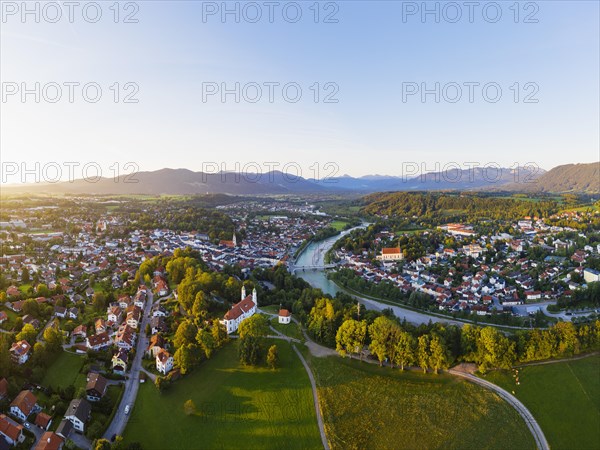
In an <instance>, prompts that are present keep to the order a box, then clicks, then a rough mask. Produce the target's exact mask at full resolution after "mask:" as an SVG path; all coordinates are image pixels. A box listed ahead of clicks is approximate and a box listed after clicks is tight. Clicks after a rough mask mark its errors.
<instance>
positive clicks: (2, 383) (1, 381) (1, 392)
mask: <svg viewBox="0 0 600 450" xmlns="http://www.w3.org/2000/svg"><path fill="white" fill-rule="evenodd" d="M7 395H8V380H7V379H6V378H0V400H2V399H3V398H4V397H6V396H7Z"/></svg>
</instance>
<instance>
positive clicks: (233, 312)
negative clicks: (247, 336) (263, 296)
mask: <svg viewBox="0 0 600 450" xmlns="http://www.w3.org/2000/svg"><path fill="white" fill-rule="evenodd" d="M255 306H256V303H254V300H252V295H248V296H247V297H246V298H245V299H244V300H242V301H241V302H239V303H236V304H235V305H233V307H232V308H231V309H230V310H229V311H227V312H226V313H225V320H235V319H237V318H238V317H240V316H241V315H242V314H245V313H247V312H248V311H250V310H251V309H252V308H254V307H255Z"/></svg>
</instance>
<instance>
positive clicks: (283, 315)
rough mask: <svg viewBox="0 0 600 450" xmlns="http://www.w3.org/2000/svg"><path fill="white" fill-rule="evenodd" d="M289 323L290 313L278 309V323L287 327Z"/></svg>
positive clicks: (290, 319)
mask: <svg viewBox="0 0 600 450" xmlns="http://www.w3.org/2000/svg"><path fill="white" fill-rule="evenodd" d="M291 321H292V313H291V312H289V311H288V310H287V309H280V310H279V323H282V324H284V325H287V324H288V323H290V322H291Z"/></svg>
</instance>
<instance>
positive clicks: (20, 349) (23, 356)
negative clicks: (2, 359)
mask: <svg viewBox="0 0 600 450" xmlns="http://www.w3.org/2000/svg"><path fill="white" fill-rule="evenodd" d="M30 350H31V345H29V343H28V342H27V341H18V342H15V343H14V344H13V345H12V346H11V347H10V356H11V357H12V360H13V362H15V363H17V364H25V363H26V362H27V360H28V359H29V351H30Z"/></svg>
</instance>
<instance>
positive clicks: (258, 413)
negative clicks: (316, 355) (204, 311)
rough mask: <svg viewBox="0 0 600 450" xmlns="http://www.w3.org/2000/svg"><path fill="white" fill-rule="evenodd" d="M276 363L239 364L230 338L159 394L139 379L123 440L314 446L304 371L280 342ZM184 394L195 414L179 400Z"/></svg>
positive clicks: (149, 444)
mask: <svg viewBox="0 0 600 450" xmlns="http://www.w3.org/2000/svg"><path fill="white" fill-rule="evenodd" d="M274 342H276V343H277V345H278V347H279V355H280V360H281V363H280V368H278V369H276V370H275V371H273V370H271V369H268V368H266V367H258V368H253V367H244V366H241V365H240V364H239V362H238V356H237V341H236V342H232V343H230V344H228V345H227V346H226V347H224V348H223V349H221V350H219V351H218V352H217V353H216V354H215V356H214V357H213V358H212V359H210V360H209V361H206V362H204V363H202V364H201V365H200V366H199V367H198V368H196V369H195V371H194V372H193V373H191V374H189V375H187V376H185V377H184V378H182V379H180V380H178V381H177V382H175V383H174V384H173V385H172V386H171V387H170V388H169V390H168V391H166V392H163V393H162V394H161V393H159V392H158V390H157V389H156V388H155V387H154V386H153V385H152V384H150V383H146V384H143V385H141V386H140V390H139V394H138V398H137V400H136V403H135V406H134V408H133V411H132V413H131V419H130V421H129V424H128V426H127V429H126V430H125V441H126V442H140V443H141V444H142V447H143V448H144V449H146V450H153V449H160V450H162V449H167V448H168V449H228V448H245V449H317V448H321V440H320V437H319V430H318V427H317V421H316V417H315V410H314V405H313V401H312V391H311V388H310V383H309V380H308V376H307V374H306V372H305V370H304V368H303V366H302V364H301V363H300V360H299V359H298V357H297V355H296V354H295V353H294V352H293V350H292V348H291V347H290V345H289V344H288V343H286V342H285V341H282V340H276V341H274ZM188 399H191V400H192V401H193V402H194V404H195V405H196V408H197V412H196V413H195V414H191V415H186V414H185V412H184V409H183V404H184V403H185V402H186V401H187V400H188Z"/></svg>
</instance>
